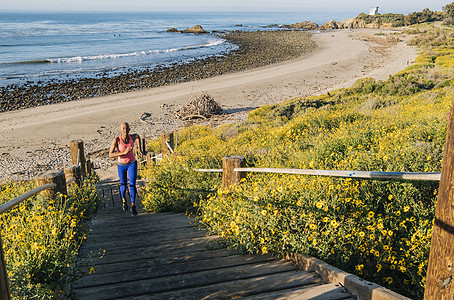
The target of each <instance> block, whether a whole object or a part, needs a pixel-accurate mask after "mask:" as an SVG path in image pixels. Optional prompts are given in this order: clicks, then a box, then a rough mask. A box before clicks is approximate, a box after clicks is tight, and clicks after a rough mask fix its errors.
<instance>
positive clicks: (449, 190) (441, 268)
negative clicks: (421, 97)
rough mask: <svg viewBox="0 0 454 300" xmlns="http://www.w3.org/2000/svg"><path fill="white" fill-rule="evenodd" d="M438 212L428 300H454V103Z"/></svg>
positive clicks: (437, 205) (429, 271)
mask: <svg viewBox="0 0 454 300" xmlns="http://www.w3.org/2000/svg"><path fill="white" fill-rule="evenodd" d="M441 173H442V175H441V182H440V186H439V188H438V199H437V204H436V208H435V220H434V226H433V229H432V241H431V245H430V254H429V265H428V267H427V275H426V288H425V291H424V298H425V299H454V280H453V279H454V278H453V277H454V273H453V270H454V101H453V102H452V104H451V110H450V113H449V118H448V132H447V137H446V144H445V151H444V155H443V162H442V172H441Z"/></svg>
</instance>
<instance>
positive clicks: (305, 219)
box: [142, 24, 454, 298]
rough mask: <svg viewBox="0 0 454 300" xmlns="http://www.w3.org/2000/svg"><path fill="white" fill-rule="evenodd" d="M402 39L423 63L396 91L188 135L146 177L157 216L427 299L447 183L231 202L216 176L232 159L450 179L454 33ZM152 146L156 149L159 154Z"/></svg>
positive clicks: (346, 93)
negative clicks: (442, 187) (434, 234)
mask: <svg viewBox="0 0 454 300" xmlns="http://www.w3.org/2000/svg"><path fill="white" fill-rule="evenodd" d="M404 34H412V35H414V39H413V40H412V43H413V44H415V45H417V46H418V47H419V48H420V49H421V54H420V56H419V57H418V59H417V61H416V63H415V64H414V65H412V66H411V67H409V68H407V69H406V70H404V71H402V72H400V73H398V74H395V75H394V76H390V77H389V79H387V80H386V81H375V80H373V79H362V80H359V81H357V82H356V83H355V84H354V85H353V86H352V87H350V88H345V89H339V90H335V91H331V92H329V93H327V94H325V95H322V96H317V97H308V98H295V99H292V100H290V101H287V102H284V103H281V104H275V105H268V106H263V107H260V108H258V109H256V110H254V111H252V112H251V113H250V114H249V115H248V117H247V119H246V120H245V121H244V122H239V123H234V124H229V125H224V126H221V127H219V128H215V129H213V128H208V127H204V126H193V127H189V128H186V129H184V130H181V131H180V132H178V151H180V152H182V153H184V155H183V156H175V157H174V158H172V159H169V160H165V161H163V162H162V163H161V164H158V165H156V166H151V167H149V168H147V169H145V170H143V171H142V176H144V177H147V178H148V180H149V184H148V186H146V187H145V189H144V194H143V197H144V199H143V203H144V205H145V207H146V208H147V209H148V210H151V211H163V210H185V209H188V208H189V210H190V212H192V213H195V214H197V215H198V219H199V221H200V222H201V224H204V225H206V226H208V228H209V229H210V230H212V231H213V232H215V233H217V234H220V235H221V236H223V237H225V238H226V239H227V240H228V241H229V242H230V243H231V244H232V245H236V246H237V247H240V248H242V249H244V251H247V252H251V253H267V252H276V253H287V252H300V253H305V254H310V255H313V256H315V257H318V258H321V259H323V260H325V261H327V262H330V263H332V264H334V265H336V266H338V267H340V268H342V269H345V270H347V271H350V272H353V273H355V274H357V275H359V276H363V277H364V278H366V279H368V280H371V281H374V282H377V283H380V284H382V285H384V286H387V287H389V288H392V289H394V290H395V291H397V292H399V293H401V294H405V295H407V296H410V297H417V298H419V297H421V296H422V293H423V288H424V282H425V272H426V267H427V260H428V254H429V247H430V237H431V227H432V220H433V217H434V201H435V200H436V196H437V187H438V184H437V183H427V182H426V183H422V182H395V181H394V182H391V181H364V180H363V181H361V180H352V179H334V178H319V177H304V176H295V175H268V174H266V175H257V174H251V175H249V176H248V177H247V179H246V180H245V181H244V182H243V183H242V184H241V185H239V186H237V187H236V188H234V189H231V190H228V191H226V190H222V189H220V178H219V176H218V175H216V174H205V173H198V172H195V171H193V168H221V167H222V157H223V156H225V155H231V154H236V155H243V156H245V157H246V159H247V164H248V166H255V167H281V168H301V169H305V168H307V169H331V170H364V171H413V172H440V170H441V161H442V156H443V147H444V143H445V138H446V120H445V115H446V113H447V112H448V109H449V106H450V103H451V100H452V97H453V92H452V87H451V84H452V79H453V77H452V69H453V66H454V57H453V54H454V44H453V39H452V37H453V30H452V28H448V27H444V28H438V27H435V26H433V25H427V24H426V25H418V26H417V27H414V28H412V29H411V30H409V31H407V32H405V33H404ZM158 143H159V141H153V142H152V143H151V144H150V145H149V148H150V149H155V150H158V149H159V144H158Z"/></svg>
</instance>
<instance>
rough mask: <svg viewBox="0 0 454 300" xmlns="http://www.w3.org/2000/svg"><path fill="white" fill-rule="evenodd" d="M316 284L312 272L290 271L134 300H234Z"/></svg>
mask: <svg viewBox="0 0 454 300" xmlns="http://www.w3.org/2000/svg"><path fill="white" fill-rule="evenodd" d="M317 283H320V278H319V277H318V276H317V275H316V274H315V273H313V272H307V271H290V272H283V273H276V274H270V275H265V276H258V277H251V278H246V279H240V280H234V281H225V282H221V283H218V284H213V285H207V286H200V287H194V288H190V289H181V290H174V291H170V292H163V293H156V294H146V295H145V294H144V295H141V296H136V297H134V299H136V300H140V299H187V300H191V299H236V298H242V297H246V296H249V295H254V294H259V293H267V292H272V291H278V290H282V289H288V288H295V287H301V288H303V287H305V286H309V285H313V284H317Z"/></svg>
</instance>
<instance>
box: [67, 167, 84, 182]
mask: <svg viewBox="0 0 454 300" xmlns="http://www.w3.org/2000/svg"><path fill="white" fill-rule="evenodd" d="M64 172H65V177H66V181H68V180H70V179H71V178H74V179H75V181H74V183H75V184H77V185H78V186H80V185H81V177H80V166H76V165H71V166H66V167H65V169H64Z"/></svg>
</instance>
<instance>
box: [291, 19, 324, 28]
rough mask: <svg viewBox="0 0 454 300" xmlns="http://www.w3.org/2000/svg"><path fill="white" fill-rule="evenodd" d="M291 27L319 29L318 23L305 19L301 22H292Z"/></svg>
mask: <svg viewBox="0 0 454 300" xmlns="http://www.w3.org/2000/svg"><path fill="white" fill-rule="evenodd" d="M288 27H289V28H299V29H306V30H315V29H318V24H317V23H314V22H311V21H303V22H301V23H295V24H290V25H289V26H288Z"/></svg>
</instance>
